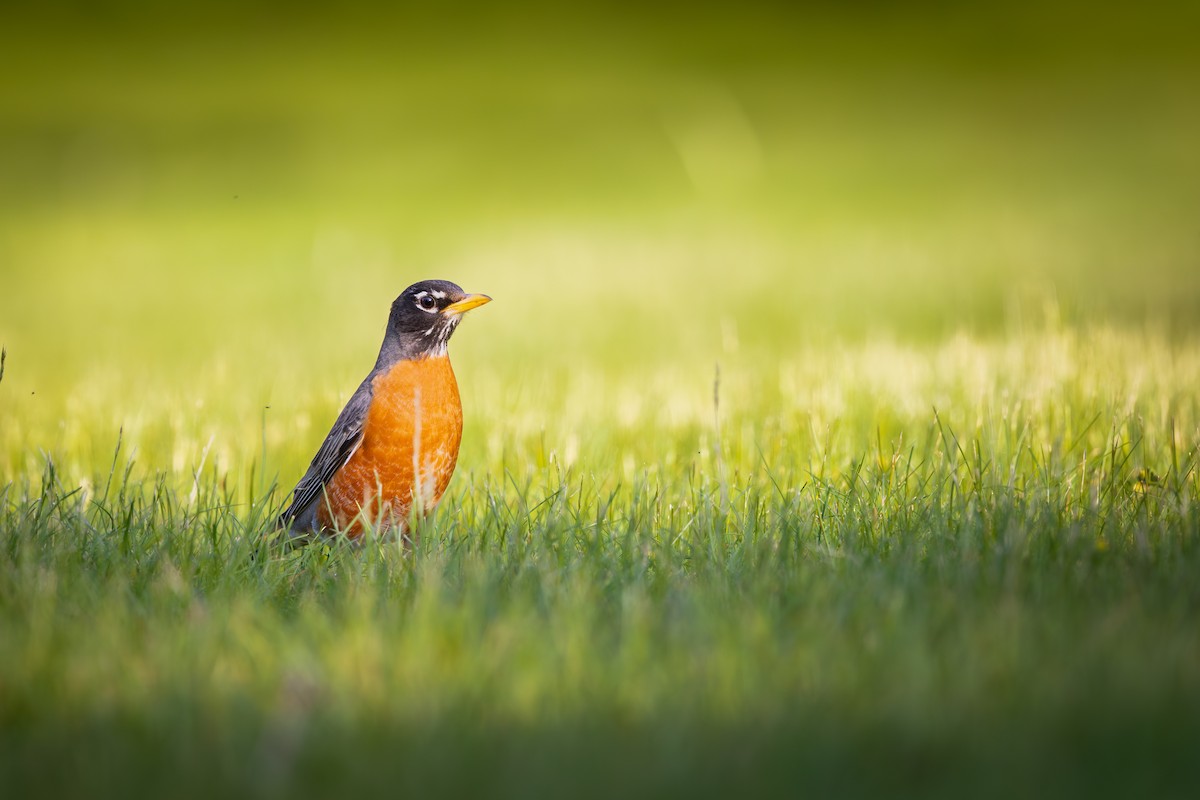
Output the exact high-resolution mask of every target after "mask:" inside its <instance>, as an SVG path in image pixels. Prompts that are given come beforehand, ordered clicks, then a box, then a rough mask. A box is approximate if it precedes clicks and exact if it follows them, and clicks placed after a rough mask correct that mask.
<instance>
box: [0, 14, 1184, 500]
mask: <svg viewBox="0 0 1200 800" xmlns="http://www.w3.org/2000/svg"><path fill="white" fill-rule="evenodd" d="M0 13H2V14H3V24H0V97H2V98H3V101H2V102H0V269H2V270H3V290H2V291H0V339H2V340H3V344H4V345H5V346H6V347H7V349H8V350H9V356H10V358H9V365H8V373H7V375H6V378H5V383H6V386H5V389H6V391H5V392H4V393H3V394H2V395H0V404H2V405H0V414H3V415H4V416H5V417H7V418H8V419H10V420H12V419H18V420H23V421H24V422H25V427H26V430H25V432H24V433H22V434H18V433H17V432H15V431H14V430H13V429H12V427H11V423H10V431H9V433H8V434H7V436H6V437H5V440H6V445H5V448H4V449H5V451H6V453H5V457H4V462H3V463H4V471H5V474H6V475H7V476H9V477H11V476H12V475H14V474H16V473H18V472H20V471H22V470H24V469H25V468H26V467H27V466H28V465H27V464H25V463H24V461H23V460H22V458H21V456H20V455H19V454H21V453H27V452H28V451H29V449H30V448H35V449H36V448H41V449H54V448H55V446H56V444H57V445H59V446H61V448H62V449H66V450H68V451H70V450H74V449H76V448H74V447H73V445H72V441H71V440H69V439H62V438H60V439H58V440H55V438H54V435H55V434H54V432H53V427H54V425H55V422H56V421H59V420H62V419H64V418H65V419H66V420H67V422H66V424H67V425H68V426H69V424H70V419H71V418H72V417H73V416H74V414H73V412H72V408H71V402H72V398H76V399H75V401H74V402H76V403H78V402H84V403H86V404H93V405H94V404H95V403H97V401H99V402H100V404H101V405H110V406H112V407H113V413H112V414H111V415H110V417H109V418H108V419H106V420H105V427H106V428H108V429H109V430H108V432H107V433H108V435H107V438H106V439H105V445H104V446H103V447H100V448H99V449H101V450H105V449H108V448H110V447H111V446H112V443H113V441H115V431H116V429H117V428H118V427H120V426H121V424H122V423H125V424H126V427H136V424H135V423H134V420H135V419H136V416H137V414H138V413H139V410H144V411H145V413H146V414H148V415H149V416H151V417H161V416H163V414H164V413H166V411H165V409H166V408H171V409H175V411H176V412H177V411H178V409H179V407H180V406H181V402H180V397H179V396H180V395H182V396H185V397H186V398H187V399H188V400H189V401H192V402H194V403H200V404H203V406H204V408H205V412H204V413H205V415H206V417H207V418H208V419H209V420H219V419H221V418H222V415H224V416H225V417H226V418H228V419H230V420H237V421H240V422H246V421H247V420H248V421H249V429H250V430H254V431H257V428H256V427H255V426H259V427H261V425H262V423H263V417H262V414H261V413H260V412H261V410H262V408H263V407H264V406H266V405H271V406H272V411H273V413H272V414H269V415H268V418H267V422H268V424H270V423H271V422H272V421H274V420H276V419H281V420H282V421H286V420H287V419H290V418H294V416H295V414H296V413H297V409H298V408H301V407H304V406H305V404H306V403H308V402H309V400H310V399H311V397H312V396H313V394H314V393H320V392H331V393H335V394H334V396H332V397H330V398H328V399H327V402H328V403H329V404H330V405H331V406H335V405H336V404H337V403H338V402H339V401H340V399H341V398H343V397H344V396H345V392H348V391H349V388H351V387H353V385H355V383H356V382H357V380H358V376H359V375H360V374H361V373H362V372H363V371H364V370H365V368H366V366H367V365H369V363H370V360H371V358H372V357H373V354H374V349H375V347H376V346H377V341H378V338H379V336H380V332H381V330H382V325H383V320H384V317H385V313H386V308H387V305H388V303H389V302H390V300H391V299H392V298H393V297H394V296H395V295H396V294H397V293H398V292H399V291H400V289H402V288H403V287H404V286H406V285H408V284H409V283H411V282H413V281H415V280H417V279H420V278H426V277H434V276H436V277H446V278H450V279H453V280H456V281H458V282H459V283H461V284H462V285H464V286H466V287H467V288H469V289H471V290H478V291H485V292H488V293H491V294H492V295H493V296H495V297H496V298H498V299H499V300H500V303H499V304H498V305H494V306H492V307H491V308H489V309H488V310H487V311H486V312H484V313H482V314H480V315H478V317H479V318H478V319H473V320H472V324H471V325H470V326H469V327H468V328H467V329H466V332H465V333H464V334H463V335H461V336H460V337H458V339H457V340H456V343H455V344H456V353H457V358H458V359H459V365H460V366H459V369H460V372H463V371H466V372H467V373H470V372H474V373H476V374H478V373H479V371H480V370H481V369H482V368H484V367H485V365H486V368H487V369H492V370H495V371H496V372H497V373H498V374H502V375H504V376H506V380H507V381H508V385H509V386H516V385H518V384H521V383H527V384H528V385H529V386H538V385H541V383H543V382H545V381H547V380H549V381H553V380H555V377H556V376H561V375H563V374H564V373H571V372H576V373H577V372H578V371H579V370H580V369H581V368H587V369H590V368H596V369H600V370H604V371H606V372H607V373H608V374H609V375H610V376H616V375H637V374H638V373H637V371H638V370H642V371H644V372H647V373H652V372H654V371H656V370H658V369H659V368H660V367H663V366H664V365H668V366H669V367H670V368H672V369H677V370H682V371H683V372H684V373H686V374H688V375H691V376H695V378H696V380H697V382H698V383H703V382H704V381H705V380H707V377H706V376H707V374H709V373H711V369H712V362H713V361H714V360H716V359H718V358H721V359H724V360H725V361H726V362H727V363H726V367H727V369H735V368H736V366H737V362H738V361H739V360H741V359H750V358H751V357H752V356H754V355H757V356H758V357H760V358H761V359H762V360H763V361H764V362H767V363H769V362H771V361H773V360H778V359H780V358H784V357H786V356H788V355H789V354H791V353H794V352H796V351H797V349H798V348H800V347H801V346H802V345H805V344H810V345H811V344H815V345H817V346H822V345H825V344H829V343H834V342H839V341H855V340H860V339H864V338H866V339H872V340H873V339H879V338H883V339H895V338H898V339H900V340H902V341H937V340H939V339H940V338H941V337H944V336H945V335H947V334H949V333H954V332H960V331H965V332H968V333H972V334H975V335H980V336H985V337H986V336H996V335H1003V334H1006V333H1008V332H1012V331H1014V330H1024V329H1026V328H1029V327H1030V326H1032V327H1039V326H1041V325H1043V324H1044V323H1045V322H1046V321H1047V318H1049V320H1050V322H1051V324H1056V323H1057V322H1058V321H1065V322H1066V323H1067V324H1069V325H1079V326H1087V325H1089V324H1097V323H1100V324H1117V325H1120V326H1125V327H1133V328H1138V329H1145V328H1149V329H1153V330H1154V331H1158V332H1160V333H1161V334H1163V335H1164V336H1167V337H1168V338H1171V339H1178V337H1180V336H1184V337H1191V336H1192V335H1194V332H1195V328H1196V324H1197V321H1198V320H1200V255H1198V253H1200V227H1198V226H1197V225H1196V220H1197V219H1200V151H1198V149H1197V148H1196V146H1195V142H1196V141H1200V55H1198V54H1197V52H1196V48H1195V47H1193V46H1192V39H1193V37H1192V33H1194V31H1195V29H1196V23H1197V21H1198V19H1200V14H1198V12H1197V11H1196V9H1195V8H1194V7H1193V6H1192V5H1191V4H1186V3H1180V4H1172V3H1168V4H1153V3H1152V4H1147V5H1143V6H1140V7H1139V8H1138V9H1137V10H1136V11H1134V10H1131V9H1123V8H1117V7H1108V6H1092V5H1085V4H1075V3H1065V4H1064V3H1051V4H1042V3H1028V4H1020V3H1018V4H1012V3H997V4H982V5H978V4H977V5H972V6H971V7H970V8H965V7H959V6H955V5H952V4H942V3H917V4H891V3H869V4H863V5H856V6H854V7H853V8H842V7H839V6H837V5H835V4H823V3H812V4H803V5H791V4H774V3H747V4H741V5H739V6H738V7H737V8H736V9H733V8H726V7H724V6H720V5H715V4H713V5H706V4H689V5H685V4H665V5H656V6H654V7H653V8H642V9H629V8H625V7H624V6H621V5H619V4H612V3H604V2H583V3H577V4H571V6H570V7H569V8H565V7H561V6H559V5H557V4H552V3H544V4H538V3H534V4H521V5H503V6H490V5H487V4H482V3H460V4H450V5H447V6H439V7H438V8H437V9H436V10H435V9H429V8H424V7H417V8H411V7H406V6H403V5H401V6H392V5H387V4H375V3H349V4H345V5H342V6H339V8H338V10H337V11H331V10H329V9H327V8H325V7H324V6H322V5H319V4H298V5H287V6H282V5H276V4H273V3H221V2H218V3H207V4H173V5H169V6H167V5H163V4H158V3H153V2H127V1H126V0H118V1H117V2H100V3H86V4H82V3H81V4H53V3H52V4H39V5H36V6H13V7H10V8H8V9H6V10H5V11H3V12H0ZM754 368H755V369H757V365H756V366H755V367H754ZM470 383H471V381H470V380H468V381H467V384H468V386H469V385H470ZM133 387H136V389H137V391H134V392H130V391H129V389H130V388H133ZM468 390H469V389H468ZM34 392H37V394H33V393H34ZM81 395H83V396H86V399H85V400H80V399H79V398H80V396H81ZM160 395H161V396H164V397H166V399H164V400H163V401H162V402H161V403H157V404H156V401H155V398H156V397H159V396H160ZM168 395H169V397H167V396H168ZM104 398H108V399H107V400H105V399H104ZM487 399H488V398H480V401H481V402H486V401H487ZM293 400H295V401H296V405H292V401H293ZM38 420H41V421H40V422H39V421H38ZM283 424H284V428H283V429H279V430H278V431H277V435H274V436H273V437H272V443H273V444H275V445H279V444H281V443H282V441H283V440H284V439H286V430H288V429H290V427H289V426H287V425H286V422H284V423H283ZM30 426H32V429H29V428H30ZM318 427H319V425H318ZM203 438H207V436H205V437H203ZM217 438H218V440H232V441H235V442H237V443H238V444H237V447H236V448H235V449H238V450H239V451H240V452H239V453H238V456H239V458H242V459H245V458H249V457H250V454H255V455H261V447H260V446H259V444H258V443H259V440H260V438H261V437H259V436H258V435H253V434H251V433H248V432H247V431H241V430H239V431H236V432H230V433H228V434H222V435H218V437H217ZM247 441H248V442H249V443H248V444H246V445H243V444H242V443H243V442H247ZM146 444H147V446H150V443H149V442H148V443H146ZM301 449H303V448H301ZM150 455H152V456H153V457H154V459H155V460H156V461H161V460H162V458H163V457H164V454H163V453H162V452H159V451H153V450H152V451H150ZM194 455H195V454H194ZM293 456H295V457H297V458H302V456H300V455H299V451H297V452H296V453H294V454H289V455H288V456H287V460H285V462H284V463H283V465H282V468H283V469H284V471H285V473H288V474H290V473H291V472H294V471H298V469H299V468H300V466H302V465H295V466H293V465H292V464H291V463H290V462H291V458H292V457H293ZM99 462H103V458H100V459H99ZM99 462H98V463H99ZM18 465H19V466H18ZM230 466H234V465H230Z"/></svg>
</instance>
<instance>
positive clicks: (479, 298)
mask: <svg viewBox="0 0 1200 800" xmlns="http://www.w3.org/2000/svg"><path fill="white" fill-rule="evenodd" d="M490 302H492V298H490V297H488V296H487V295H486V294H469V295H467V296H466V297H464V298H463V299H462V300H459V301H458V302H457V303H451V304H450V305H448V306H446V307H445V308H443V309H442V313H443V314H445V315H446V316H447V317H457V316H458V315H459V314H465V313H466V312H468V311H470V310H471V309H472V308H479V306H481V305H483V304H484V303H490Z"/></svg>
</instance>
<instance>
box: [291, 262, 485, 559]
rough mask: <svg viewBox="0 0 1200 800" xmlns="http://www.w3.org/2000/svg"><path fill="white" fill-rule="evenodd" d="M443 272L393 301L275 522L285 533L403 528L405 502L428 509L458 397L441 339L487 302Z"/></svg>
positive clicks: (450, 465)
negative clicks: (369, 360) (350, 392)
mask: <svg viewBox="0 0 1200 800" xmlns="http://www.w3.org/2000/svg"><path fill="white" fill-rule="evenodd" d="M491 299H492V298H490V297H488V296H487V295H485V294H467V293H466V292H464V291H463V290H462V289H461V288H459V287H458V286H456V285H455V284H453V283H450V282H449V281H421V282H420V283H414V284H413V285H412V286H410V287H408V288H407V289H405V290H404V292H403V293H402V294H401V295H400V296H399V297H397V298H396V301H395V302H394V303H392V311H391V314H390V315H389V316H388V324H387V332H386V333H385V334H384V336H383V345H382V346H381V347H380V348H379V358H377V359H376V360H375V368H374V369H372V370H371V372H370V373H369V374H368V375H367V377H366V378H365V379H364V380H363V382H362V383H361V384H359V387H358V390H357V391H355V392H354V396H353V397H351V398H350V401H349V402H348V403H346V407H345V408H343V409H342V413H341V414H339V415H338V418H337V421H335V422H334V423H333V428H332V429H331V430H330V431H329V435H328V436H326V437H325V442H324V443H323V444H322V445H321V449H320V450H318V451H317V454H316V456H314V457H313V460H312V463H311V464H309V466H308V472H306V473H305V474H304V477H303V478H301V479H300V483H298V484H296V488H295V489H294V490H293V492H292V502H291V503H290V504H289V505H288V507H287V508H286V509H284V511H283V513H282V514H280V516H279V520H278V526H279V527H281V528H287V529H288V531H289V532H290V533H291V534H292V535H293V536H294V537H301V538H303V537H305V536H307V535H308V534H310V533H333V532H342V533H345V534H346V536H348V537H350V538H352V539H353V538H357V537H358V536H360V535H362V532H363V526H364V523H366V524H371V525H375V526H378V530H380V531H385V530H388V529H389V528H393V527H394V528H397V529H398V531H399V533H401V534H403V533H404V531H405V530H406V528H407V525H408V520H409V515H410V514H411V513H412V512H413V510H414V506H415V507H416V511H417V512H418V513H425V512H428V511H430V510H432V509H433V507H434V506H436V505H437V503H438V501H439V500H441V499H442V494H443V493H444V492H445V491H446V486H447V485H448V484H449V483H450V476H451V475H452V474H453V473H454V465H455V464H456V463H457V461H458V445H459V442H460V441H461V440H462V404H461V402H460V401H459V397H458V382H457V381H456V380H455V379H454V370H452V369H451V368H450V358H449V356H448V355H447V352H446V346H447V344H448V343H449V341H450V336H451V335H452V334H453V333H454V329H455V328H457V327H458V323H459V322H461V321H462V315H463V314H464V313H465V312H467V311H470V310H471V309H472V308H476V307H478V306H481V305H483V304H484V303H487V302H490V301H491Z"/></svg>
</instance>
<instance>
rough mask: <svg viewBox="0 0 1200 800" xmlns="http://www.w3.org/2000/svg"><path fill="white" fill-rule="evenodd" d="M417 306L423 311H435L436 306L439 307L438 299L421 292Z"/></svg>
mask: <svg viewBox="0 0 1200 800" xmlns="http://www.w3.org/2000/svg"><path fill="white" fill-rule="evenodd" d="M417 307H418V308H420V309H421V310H422V311H433V310H434V309H435V308H437V301H436V300H434V299H433V298H432V297H430V296H429V295H427V294H425V293H424V292H422V293H421V294H419V295H417Z"/></svg>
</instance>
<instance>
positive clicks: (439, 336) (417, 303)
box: [387, 281, 492, 358]
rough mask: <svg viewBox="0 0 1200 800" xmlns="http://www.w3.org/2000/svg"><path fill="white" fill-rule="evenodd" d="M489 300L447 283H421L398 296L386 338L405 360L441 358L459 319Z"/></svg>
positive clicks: (485, 296)
mask: <svg viewBox="0 0 1200 800" xmlns="http://www.w3.org/2000/svg"><path fill="white" fill-rule="evenodd" d="M491 300H492V298H490V297H488V296H487V295H486V294H468V293H467V292H464V291H463V290H462V287H460V286H458V285H457V284H454V283H451V282H450V281H421V282H420V283H414V284H413V285H412V286H410V287H408V288H407V289H405V290H404V291H403V292H401V293H400V296H399V297H397V298H396V300H395V302H393V303H392V313H391V316H389V317H388V332H387V335H388V338H389V339H394V340H395V341H396V343H397V344H398V345H399V347H400V348H401V351H402V354H403V356H404V357H407V358H426V357H429V356H435V355H442V354H444V353H445V352H446V345H447V344H448V343H449V341H450V336H451V335H452V334H453V333H454V329H455V328H457V327H458V323H459V322H461V321H462V316H463V314H465V313H466V312H468V311H470V310H471V309H472V308H478V307H479V306H481V305H483V304H484V303H489V302H491Z"/></svg>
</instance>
